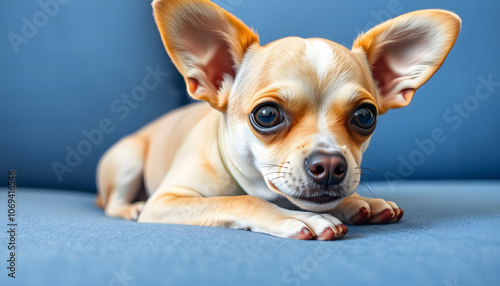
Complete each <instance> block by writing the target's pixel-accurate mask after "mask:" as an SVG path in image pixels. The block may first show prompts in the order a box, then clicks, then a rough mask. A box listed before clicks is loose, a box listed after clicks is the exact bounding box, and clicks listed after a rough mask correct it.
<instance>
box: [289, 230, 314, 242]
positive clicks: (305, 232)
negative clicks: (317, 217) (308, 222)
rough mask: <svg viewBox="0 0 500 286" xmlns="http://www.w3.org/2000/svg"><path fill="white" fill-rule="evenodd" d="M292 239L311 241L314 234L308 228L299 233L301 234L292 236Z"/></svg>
mask: <svg viewBox="0 0 500 286" xmlns="http://www.w3.org/2000/svg"><path fill="white" fill-rule="evenodd" d="M291 238H293V239H300V240H309V239H311V238H313V234H312V232H311V231H310V230H309V229H308V228H307V227H303V228H302V229H301V230H300V231H299V233H297V234H296V235H294V236H292V237H291Z"/></svg>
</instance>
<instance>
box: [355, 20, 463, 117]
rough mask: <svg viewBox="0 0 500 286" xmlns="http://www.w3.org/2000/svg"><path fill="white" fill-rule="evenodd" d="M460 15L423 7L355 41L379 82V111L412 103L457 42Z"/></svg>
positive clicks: (375, 79)
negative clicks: (418, 90)
mask: <svg viewBox="0 0 500 286" xmlns="http://www.w3.org/2000/svg"><path fill="white" fill-rule="evenodd" d="M460 27H461V20H460V18H459V17H458V16H457V15H456V14H454V13H451V12H448V11H444V10H420V11H415V12H411V13H408V14H404V15H401V16H399V17H397V18H394V19H392V20H389V21H387V22H384V23H382V24H380V25H378V26H376V27H374V28H372V29H371V30H369V31H368V32H366V33H365V34H362V35H360V36H359V37H358V38H357V39H356V41H355V42H354V44H353V47H352V51H353V52H355V53H356V52H358V53H363V54H364V56H365V57H366V60H367V62H368V65H369V66H370V68H371V73H372V77H373V79H374V82H375V84H376V85H378V93H379V94H378V98H377V101H378V105H379V113H380V114H382V113H385V112H386V111H387V110H388V109H390V108H399V107H403V106H406V105H408V104H409V103H410V101H411V99H412V97H413V94H414V93H415V91H416V90H417V88H419V87H420V86H421V85H423V84H424V83H425V82H426V81H427V80H429V78H430V77H431V76H432V75H433V74H434V73H435V72H436V71H437V70H438V69H439V67H440V66H441V65H442V64H443V61H444V59H445V58H446V56H447V55H448V53H449V51H450V49H451V47H452V46H453V44H454V43H455V40H456V38H457V36H458V33H459V31H460Z"/></svg>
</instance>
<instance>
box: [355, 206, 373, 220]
mask: <svg viewBox="0 0 500 286" xmlns="http://www.w3.org/2000/svg"><path fill="white" fill-rule="evenodd" d="M370 216H371V213H370V211H369V210H368V209H366V208H365V207H363V208H360V209H359V212H358V213H357V214H355V215H354V216H353V217H352V218H351V219H350V223H352V224H362V223H364V222H366V221H367V220H368V219H369V218H370Z"/></svg>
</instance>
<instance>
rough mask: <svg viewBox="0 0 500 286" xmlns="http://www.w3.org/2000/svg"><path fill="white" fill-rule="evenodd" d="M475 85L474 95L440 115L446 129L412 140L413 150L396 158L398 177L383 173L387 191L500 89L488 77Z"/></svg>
mask: <svg viewBox="0 0 500 286" xmlns="http://www.w3.org/2000/svg"><path fill="white" fill-rule="evenodd" d="M477 81H478V82H479V83H478V84H477V86H476V88H475V90H474V95H469V96H467V97H465V98H463V99H462V101H461V102H459V103H454V104H453V106H451V107H450V108H448V109H446V110H445V111H444V112H443V115H442V119H443V121H444V122H445V123H446V124H447V125H448V128H447V129H445V128H440V127H436V128H434V129H433V130H432V131H431V132H430V135H429V136H428V137H426V138H423V139H415V140H414V141H413V142H414V144H415V149H413V150H412V151H411V152H410V153H408V154H407V155H405V156H403V155H399V156H398V161H399V164H398V174H394V173H391V172H389V171H386V172H385V173H384V179H385V181H386V182H387V184H388V185H389V187H390V189H391V191H394V190H395V188H394V187H395V185H396V184H397V183H398V182H402V181H404V180H405V179H407V178H409V177H410V176H411V175H412V174H413V173H414V172H415V171H416V168H417V167H419V166H422V165H423V164H424V163H425V161H426V160H427V158H429V157H430V156H432V155H433V154H434V153H435V152H436V150H437V149H438V147H439V145H441V144H442V143H444V142H446V140H447V139H448V137H449V135H448V134H450V133H451V132H453V131H456V130H458V129H459V128H460V127H462V124H463V122H464V121H465V120H467V119H468V118H470V117H471V116H472V114H473V113H474V112H476V111H477V110H478V109H479V107H480V105H481V103H482V102H485V101H487V100H488V99H489V98H490V97H491V96H492V95H493V94H494V93H495V91H496V90H497V88H498V87H500V80H499V79H494V78H493V74H491V73H490V74H489V75H487V76H483V75H480V76H478V77H477Z"/></svg>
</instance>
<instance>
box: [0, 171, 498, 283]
mask: <svg viewBox="0 0 500 286" xmlns="http://www.w3.org/2000/svg"><path fill="white" fill-rule="evenodd" d="M390 189H391V188H389V187H388V186H387V185H386V184H373V192H374V193H375V194H376V195H377V197H383V198H385V199H390V200H394V201H396V202H397V203H398V204H399V205H400V206H401V207H402V208H404V210H405V216H404V218H403V220H402V221H401V222H400V223H397V224H393V225H366V226H349V233H348V234H347V235H346V237H345V238H344V239H343V240H340V241H329V242H321V241H296V240H291V239H283V238H277V237H272V236H269V235H264V234H259V233H252V232H248V231H243V230H230V229H222V228H210V227H198V226H182V225H168V224H138V223H136V222H129V221H123V220H120V219H114V218H108V217H105V216H104V215H103V211H102V210H100V209H97V208H96V207H95V206H94V203H93V202H94V196H93V195H92V194H88V193H77V192H66V191H54V190H43V189H38V190H34V189H25V188H24V189H23V188H20V189H18V190H17V201H18V204H17V214H18V216H17V220H18V223H19V226H18V229H17V241H16V243H17V246H18V251H17V254H16V255H17V260H16V261H17V271H16V276H17V278H15V279H12V278H9V277H7V270H6V262H5V261H6V259H8V251H7V247H6V246H7V245H6V244H7V240H6V239H7V233H6V219H2V220H0V222H1V225H0V241H1V243H0V260H1V261H2V264H1V265H2V267H1V268H0V269H1V270H0V285H444V286H455V285H500V275H499V272H498V270H499V269H500V182H498V181H497V182H481V181H478V182H472V181H466V182H403V183H398V184H397V185H396V186H394V188H392V190H393V191H390ZM362 194H364V195H366V196H370V193H369V192H362ZM0 198H1V199H0V201H1V202H2V203H1V204H0V217H2V218H6V217H7V206H6V203H4V202H5V200H6V198H7V192H6V189H5V188H3V189H0Z"/></svg>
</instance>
